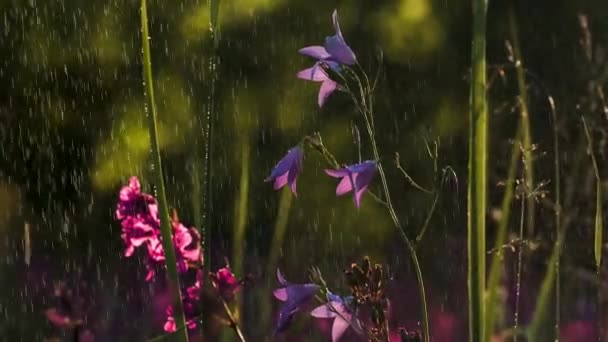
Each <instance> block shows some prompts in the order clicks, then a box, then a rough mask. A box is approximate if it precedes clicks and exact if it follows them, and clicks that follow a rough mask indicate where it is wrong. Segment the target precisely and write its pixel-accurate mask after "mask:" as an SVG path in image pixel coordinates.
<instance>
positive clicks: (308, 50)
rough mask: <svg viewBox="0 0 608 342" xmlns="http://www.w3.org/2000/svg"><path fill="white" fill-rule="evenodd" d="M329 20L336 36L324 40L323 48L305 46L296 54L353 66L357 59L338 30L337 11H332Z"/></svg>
mask: <svg viewBox="0 0 608 342" xmlns="http://www.w3.org/2000/svg"><path fill="white" fill-rule="evenodd" d="M331 19H332V21H333V24H334V29H335V30H336V34H334V35H333V36H330V37H326V38H325V44H324V45H323V46H320V45H313V46H307V47H305V48H302V49H300V50H299V51H298V52H299V53H301V54H303V55H306V56H310V57H312V58H315V59H316V60H318V61H328V62H330V61H331V62H336V63H339V64H345V65H354V64H355V63H357V57H356V56H355V53H354V52H353V50H352V49H351V48H350V46H348V44H346V41H345V40H344V37H343V36H342V31H341V30H340V23H339V22H338V11H337V10H334V12H333V13H332V16H331Z"/></svg>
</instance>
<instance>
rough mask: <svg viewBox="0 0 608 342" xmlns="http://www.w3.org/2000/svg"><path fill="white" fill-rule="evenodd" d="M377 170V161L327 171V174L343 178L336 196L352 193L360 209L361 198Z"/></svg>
mask: <svg viewBox="0 0 608 342" xmlns="http://www.w3.org/2000/svg"><path fill="white" fill-rule="evenodd" d="M376 168H377V165H376V162H375V161H373V160H367V161H364V162H362V163H359V164H354V165H349V166H346V167H344V168H341V169H337V170H325V173H327V174H328V175H329V176H331V177H334V178H342V180H341V181H340V183H339V184H338V187H337V188H336V195H338V196H341V195H344V194H346V193H349V192H351V191H352V192H353V193H354V197H355V205H356V206H357V208H359V206H360V204H361V196H362V195H363V193H364V192H365V190H366V189H367V187H368V186H369V183H370V182H371V181H372V178H374V174H375V173H376Z"/></svg>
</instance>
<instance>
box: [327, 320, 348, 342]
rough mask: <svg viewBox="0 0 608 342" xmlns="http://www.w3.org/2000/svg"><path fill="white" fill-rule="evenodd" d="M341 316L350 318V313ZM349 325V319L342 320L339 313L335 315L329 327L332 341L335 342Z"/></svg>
mask: <svg viewBox="0 0 608 342" xmlns="http://www.w3.org/2000/svg"><path fill="white" fill-rule="evenodd" d="M343 316H344V318H347V319H350V315H348V317H347V316H346V315H343ZM349 326H350V322H349V321H346V320H344V319H343V318H342V317H340V316H339V315H338V316H336V318H335V319H334V324H333V326H332V328H331V340H332V342H337V341H338V340H339V339H340V337H342V335H343V334H344V332H345V331H346V329H348V327H349Z"/></svg>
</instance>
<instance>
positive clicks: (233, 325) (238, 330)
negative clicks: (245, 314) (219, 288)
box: [222, 298, 245, 342]
mask: <svg viewBox="0 0 608 342" xmlns="http://www.w3.org/2000/svg"><path fill="white" fill-rule="evenodd" d="M222 305H223V306H224V311H226V315H227V316H228V321H230V328H232V330H234V333H235V334H236V335H237V336H238V337H239V340H240V341H241V342H245V335H243V332H242V331H241V328H240V327H239V323H238V322H237V320H236V318H235V317H234V315H233V314H232V310H230V307H229V306H228V303H226V301H225V300H224V298H222Z"/></svg>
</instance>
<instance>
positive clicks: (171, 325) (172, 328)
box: [163, 317, 177, 333]
mask: <svg viewBox="0 0 608 342" xmlns="http://www.w3.org/2000/svg"><path fill="white" fill-rule="evenodd" d="M163 329H164V330H165V331H166V332H170V333H172V332H176V331H177V326H176V324H175V320H174V319H173V317H169V318H167V321H166V322H165V325H163Z"/></svg>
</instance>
